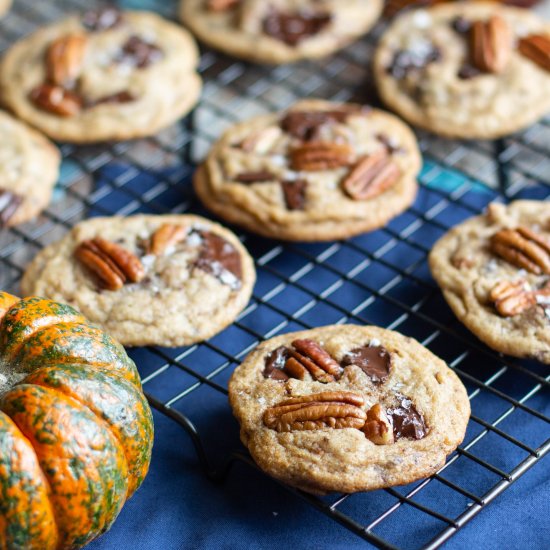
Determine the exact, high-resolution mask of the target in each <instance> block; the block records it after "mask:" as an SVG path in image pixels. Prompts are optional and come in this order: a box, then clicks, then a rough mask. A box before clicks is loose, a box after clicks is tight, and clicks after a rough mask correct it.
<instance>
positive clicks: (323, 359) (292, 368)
mask: <svg viewBox="0 0 550 550" xmlns="http://www.w3.org/2000/svg"><path fill="white" fill-rule="evenodd" d="M292 346H293V347H292V348H289V347H286V346H281V347H279V348H277V349H276V350H275V351H273V352H271V353H270V354H269V355H268V356H267V357H266V359H265V364H266V367H265V370H264V377H266V378H274V379H277V380H282V379H283V377H282V376H279V375H278V374H277V373H275V374H274V373H273V371H274V369H279V370H281V371H282V372H283V373H284V374H285V375H286V378H284V379H285V380H286V379H287V378H289V377H291V378H297V379H298V380H306V379H307V378H309V376H311V377H312V378H313V379H314V380H317V381H318V382H323V383H327V382H334V380H335V379H337V378H339V377H340V375H341V374H342V368H341V367H340V365H339V364H338V363H337V362H336V361H335V360H334V359H333V358H332V357H331V356H330V354H329V353H327V352H326V351H325V350H324V349H323V348H322V347H321V346H320V345H319V344H318V343H317V342H314V341H313V340H309V339H305V338H303V339H298V340H294V342H292Z"/></svg>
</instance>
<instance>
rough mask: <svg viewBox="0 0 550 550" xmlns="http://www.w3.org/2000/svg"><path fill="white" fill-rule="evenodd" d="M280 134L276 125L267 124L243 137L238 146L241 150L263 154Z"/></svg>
mask: <svg viewBox="0 0 550 550" xmlns="http://www.w3.org/2000/svg"><path fill="white" fill-rule="evenodd" d="M281 134H282V132H281V129H280V128H279V127H278V126H268V127H267V128H264V129H263V130H259V131H257V132H253V133H252V134H250V135H249V136H247V137H246V138H245V139H243V141H242V142H241V144H240V148H241V149H242V150H243V151H247V152H250V153H258V154H261V155H264V154H266V153H267V152H268V151H269V150H270V149H271V147H272V146H273V145H274V143H275V142H276V141H277V139H279V137H280V136H281Z"/></svg>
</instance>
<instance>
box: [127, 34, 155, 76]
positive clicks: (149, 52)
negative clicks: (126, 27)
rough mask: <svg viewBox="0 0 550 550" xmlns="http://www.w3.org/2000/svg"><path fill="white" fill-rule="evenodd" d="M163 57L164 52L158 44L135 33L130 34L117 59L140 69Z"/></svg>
mask: <svg viewBox="0 0 550 550" xmlns="http://www.w3.org/2000/svg"><path fill="white" fill-rule="evenodd" d="M163 57H164V53H163V51H162V50H161V49H160V48H159V47H158V46H157V45H155V44H153V43H152V42H147V41H146V40H144V39H143V38H141V37H140V36H136V35H134V36H130V38H128V40H126V43H125V44H124V45H123V46H122V50H121V52H120V54H119V56H118V58H117V61H118V62H119V63H125V64H127V65H131V66H132V67H137V68H138V69H145V68H147V67H149V66H150V65H153V63H156V62H157V61H160V60H161V59H162V58H163Z"/></svg>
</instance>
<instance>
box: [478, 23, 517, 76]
mask: <svg viewBox="0 0 550 550" xmlns="http://www.w3.org/2000/svg"><path fill="white" fill-rule="evenodd" d="M470 33H471V34H470V36H471V49H472V61H473V64H474V66H475V67H476V68H477V69H479V70H481V71H485V72H488V73H500V72H502V71H503V70H504V69H505V68H506V65H508V61H509V60H510V56H511V54H512V31H511V29H510V26H509V24H508V23H507V22H506V20H505V19H503V18H502V17H500V16H499V15H493V16H492V17H491V18H489V20H488V21H475V22H474V23H473V24H472V29H471V31H470Z"/></svg>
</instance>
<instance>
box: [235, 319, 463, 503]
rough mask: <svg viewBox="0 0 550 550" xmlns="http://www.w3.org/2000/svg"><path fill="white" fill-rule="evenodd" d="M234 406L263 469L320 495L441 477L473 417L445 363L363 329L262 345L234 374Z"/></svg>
mask: <svg viewBox="0 0 550 550" xmlns="http://www.w3.org/2000/svg"><path fill="white" fill-rule="evenodd" d="M295 363H298V364H299V365H301V366H302V367H303V369H304V370H303V371H301V370H300V368H298V367H297V366H296V364H295ZM229 400H230V403H231V407H232V409H233V413H234V414H235V416H236V418H237V420H238V421H239V424H240V428H241V432H240V433H241V440H242V442H243V443H244V445H245V446H246V447H247V448H248V449H249V451H250V453H251V454H252V457H253V458H254V460H255V461H256V462H257V464H258V465H259V466H260V467H261V468H262V469H263V470H264V471H265V472H267V473H268V474H270V475H272V476H273V477H275V478H277V479H279V480H281V481H283V482H285V483H288V484H289V485H293V486H295V487H298V488H300V489H302V490H304V491H308V492H311V493H318V494H323V493H327V492H331V491H341V492H355V491H366V490H373V489H378V488H382V487H390V486H394V485H402V484H405V483H410V482H412V481H415V480H417V479H419V478H422V477H426V476H429V475H431V474H433V473H434V472H435V471H436V470H437V469H438V468H440V467H441V466H442V465H443V464H444V461H445V457H446V456H447V455H448V454H449V453H451V452H452V451H453V450H454V449H455V448H456V447H457V446H458V445H459V444H460V442H461V441H462V439H463V437H464V433H465V430H466V425H467V422H468V418H469V414H470V405H469V401H468V397H467V394H466V390H465V388H464V386H463V385H462V383H461V382H460V380H459V379H458V377H457V376H456V375H455V374H454V372H453V371H452V370H451V369H449V368H448V367H447V366H446V365H445V363H444V362H443V361H441V360H440V359H438V358H437V357H436V356H434V355H433V354H432V353H431V352H430V351H428V350H427V349H426V348H425V347H423V346H421V345H420V344H419V343H418V342H416V341H415V340H413V339H412V338H408V337H406V336H403V335H401V334H399V333H397V332H393V331H389V330H386V329H382V328H378V327H372V326H356V325H338V326H336V325H335V326H328V327H321V328H316V329H312V330H308V331H302V332H297V333H290V334H284V335H282V336H278V337H276V338H272V339H270V340H267V341H266V342H263V343H262V344H260V345H259V346H258V347H257V348H256V349H255V350H254V351H253V352H252V353H251V354H250V355H249V356H248V357H247V358H246V359H245V360H244V361H243V363H242V364H241V365H240V366H239V367H238V368H237V369H236V370H235V372H234V374H233V376H232V378H231V380H230V383H229Z"/></svg>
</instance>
